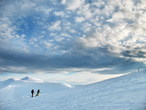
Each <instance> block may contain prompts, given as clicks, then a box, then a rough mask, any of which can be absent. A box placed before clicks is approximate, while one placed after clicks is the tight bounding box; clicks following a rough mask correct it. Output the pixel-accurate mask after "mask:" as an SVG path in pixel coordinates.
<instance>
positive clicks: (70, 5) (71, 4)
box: [61, 0, 83, 10]
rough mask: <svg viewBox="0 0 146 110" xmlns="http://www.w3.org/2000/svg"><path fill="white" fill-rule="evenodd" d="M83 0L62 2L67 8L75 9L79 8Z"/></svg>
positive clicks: (64, 0)
mask: <svg viewBox="0 0 146 110" xmlns="http://www.w3.org/2000/svg"><path fill="white" fill-rule="evenodd" d="M82 2H83V0H62V2H61V3H62V4H63V5H65V6H66V7H67V9H68V10H75V9H77V8H79V7H80V6H81V4H82Z"/></svg>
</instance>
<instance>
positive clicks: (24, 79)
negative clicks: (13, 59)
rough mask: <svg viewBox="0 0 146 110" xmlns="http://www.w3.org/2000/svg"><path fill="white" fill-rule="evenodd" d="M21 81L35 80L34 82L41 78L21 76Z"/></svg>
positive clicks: (39, 80)
mask: <svg viewBox="0 0 146 110" xmlns="http://www.w3.org/2000/svg"><path fill="white" fill-rule="evenodd" d="M21 80H22V81H36V82H41V83H42V82H43V80H41V79H38V78H31V77H28V76H27V77H24V78H22V79H21Z"/></svg>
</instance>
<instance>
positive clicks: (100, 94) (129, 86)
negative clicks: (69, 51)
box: [0, 72, 146, 110]
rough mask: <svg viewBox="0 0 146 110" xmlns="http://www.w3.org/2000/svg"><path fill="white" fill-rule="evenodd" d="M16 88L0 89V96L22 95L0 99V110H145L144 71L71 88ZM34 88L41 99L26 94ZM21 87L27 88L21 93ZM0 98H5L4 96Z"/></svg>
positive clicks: (41, 85) (31, 85) (45, 85)
mask: <svg viewBox="0 0 146 110" xmlns="http://www.w3.org/2000/svg"><path fill="white" fill-rule="evenodd" d="M18 85H19V86H17V87H16V84H12V83H11V84H10V85H9V86H10V87H9V86H6V87H3V88H2V89H1V90H0V94H2V93H3V92H4V91H5V92H6V91H7V93H8V94H11V92H12V91H13V94H15V95H20V96H21V95H22V96H21V97H20V98H16V97H13V98H12V99H9V100H5V101H4V100H1V101H2V102H1V103H0V110H146V72H139V73H132V74H129V75H125V76H121V77H118V78H113V79H109V80H106V81H102V82H99V83H95V84H90V85H86V86H77V87H74V88H68V87H66V86H64V85H61V84H60V85H59V84H49V83H36V82H34V83H32V82H28V83H26V82H24V83H23V84H18ZM55 86H56V87H55ZM34 87H35V88H39V89H41V91H42V92H41V96H39V97H34V98H31V97H30V96H29V95H28V94H29V92H30V89H32V88H34ZM50 87H51V88H50ZM53 87H54V88H53ZM22 88H25V89H26V88H27V89H28V90H27V91H25V94H23V90H24V89H23V90H22ZM51 89H52V92H50V91H51ZM10 90H11V91H10ZM16 90H17V94H16V93H15V92H16ZM44 91H46V92H44ZM3 94H5V93H3ZM26 94H27V95H26ZM15 95H14V96H15ZM25 95H26V96H25ZM2 98H3V99H4V98H5V97H4V95H3V96H1V98H0V99H2Z"/></svg>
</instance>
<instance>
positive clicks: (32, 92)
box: [31, 89, 34, 97]
mask: <svg viewBox="0 0 146 110" xmlns="http://www.w3.org/2000/svg"><path fill="white" fill-rule="evenodd" d="M31 94H32V96H31V97H33V95H34V90H33V89H32V90H31Z"/></svg>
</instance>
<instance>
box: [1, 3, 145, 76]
mask: <svg viewBox="0 0 146 110" xmlns="http://www.w3.org/2000/svg"><path fill="white" fill-rule="evenodd" d="M145 66H146V1H145V0H0V74H1V75H2V74H8V73H9V74H14V73H17V74H25V73H27V74H50V73H51V74H55V73H60V74H79V73H82V74H86V75H87V73H88V74H91V75H95V74H121V73H122V74H123V73H127V72H129V71H136V70H137V68H138V67H140V68H145Z"/></svg>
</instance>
